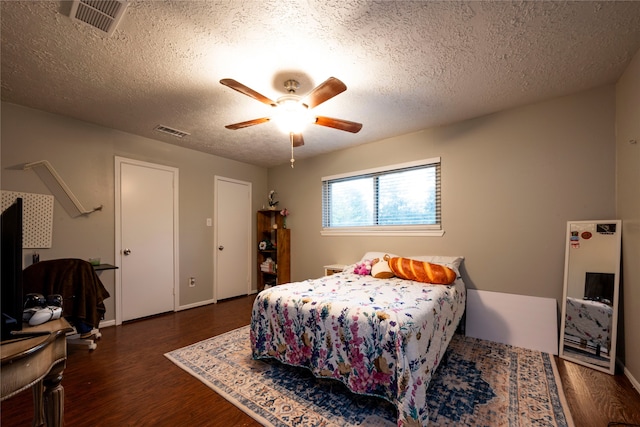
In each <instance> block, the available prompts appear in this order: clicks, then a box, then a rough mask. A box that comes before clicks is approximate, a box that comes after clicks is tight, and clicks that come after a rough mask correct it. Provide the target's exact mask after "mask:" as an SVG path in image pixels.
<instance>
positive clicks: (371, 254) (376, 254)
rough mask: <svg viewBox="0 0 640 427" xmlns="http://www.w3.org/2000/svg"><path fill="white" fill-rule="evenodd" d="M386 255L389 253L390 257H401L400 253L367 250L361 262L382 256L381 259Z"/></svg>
mask: <svg viewBox="0 0 640 427" xmlns="http://www.w3.org/2000/svg"><path fill="white" fill-rule="evenodd" d="M385 255H389V257H391V258H395V257H399V256H400V255H395V254H392V253H390V252H367V253H366V254H364V256H363V257H362V258H361V259H360V261H359V262H363V261H365V260H369V261H371V260H374V259H376V258H380V259H384V256H385Z"/></svg>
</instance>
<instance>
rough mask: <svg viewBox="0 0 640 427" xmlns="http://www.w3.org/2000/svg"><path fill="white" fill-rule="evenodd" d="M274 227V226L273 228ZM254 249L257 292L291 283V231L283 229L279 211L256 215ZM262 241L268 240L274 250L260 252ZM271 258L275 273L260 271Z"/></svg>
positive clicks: (263, 211) (264, 211)
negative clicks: (268, 287)
mask: <svg viewBox="0 0 640 427" xmlns="http://www.w3.org/2000/svg"><path fill="white" fill-rule="evenodd" d="M274 225H275V226H276V227H275V228H274ZM256 236H257V240H258V241H257V242H256V249H257V251H258V255H257V257H256V258H257V264H258V265H257V267H258V281H257V283H258V292H260V291H262V290H263V289H264V288H265V285H268V286H275V285H281V284H283V283H289V282H290V281H291V230H289V229H288V228H284V217H283V216H282V215H280V211H279V210H270V209H269V210H268V209H263V210H259V211H258V214H257V232H256ZM263 240H269V241H270V242H271V243H273V245H274V248H273V249H268V250H260V248H259V245H260V242H262V241H263ZM267 258H271V259H272V260H273V261H274V262H275V263H276V267H277V268H276V269H275V272H273V273H271V272H265V271H262V268H261V264H262V263H263V262H265V261H266V259H267Z"/></svg>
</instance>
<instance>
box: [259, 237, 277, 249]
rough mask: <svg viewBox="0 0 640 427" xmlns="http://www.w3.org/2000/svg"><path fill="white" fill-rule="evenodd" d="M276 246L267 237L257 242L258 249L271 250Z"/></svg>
mask: <svg viewBox="0 0 640 427" xmlns="http://www.w3.org/2000/svg"><path fill="white" fill-rule="evenodd" d="M275 247H276V246H275V245H274V244H273V242H272V241H271V240H269V239H264V240H262V241H261V242H260V243H259V244H258V249H260V250H261V251H270V250H273V249H274V248H275Z"/></svg>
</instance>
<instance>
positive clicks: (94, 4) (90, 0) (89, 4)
mask: <svg viewBox="0 0 640 427" xmlns="http://www.w3.org/2000/svg"><path fill="white" fill-rule="evenodd" d="M128 5H129V1H127V0H73V4H72V6H71V14H70V16H71V19H73V20H74V21H80V22H84V23H85V24H89V25H91V26H92V27H95V28H97V29H99V30H101V31H104V32H105V33H107V34H108V35H111V34H113V32H114V31H115V30H116V28H117V27H118V24H119V23H120V21H122V17H123V16H124V11H125V10H126V9H127V6H128Z"/></svg>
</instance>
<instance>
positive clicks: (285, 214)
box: [280, 208, 289, 228]
mask: <svg viewBox="0 0 640 427" xmlns="http://www.w3.org/2000/svg"><path fill="white" fill-rule="evenodd" d="M280 215H282V228H287V217H288V216H289V211H288V210H287V208H284V209H282V210H281V211H280Z"/></svg>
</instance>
